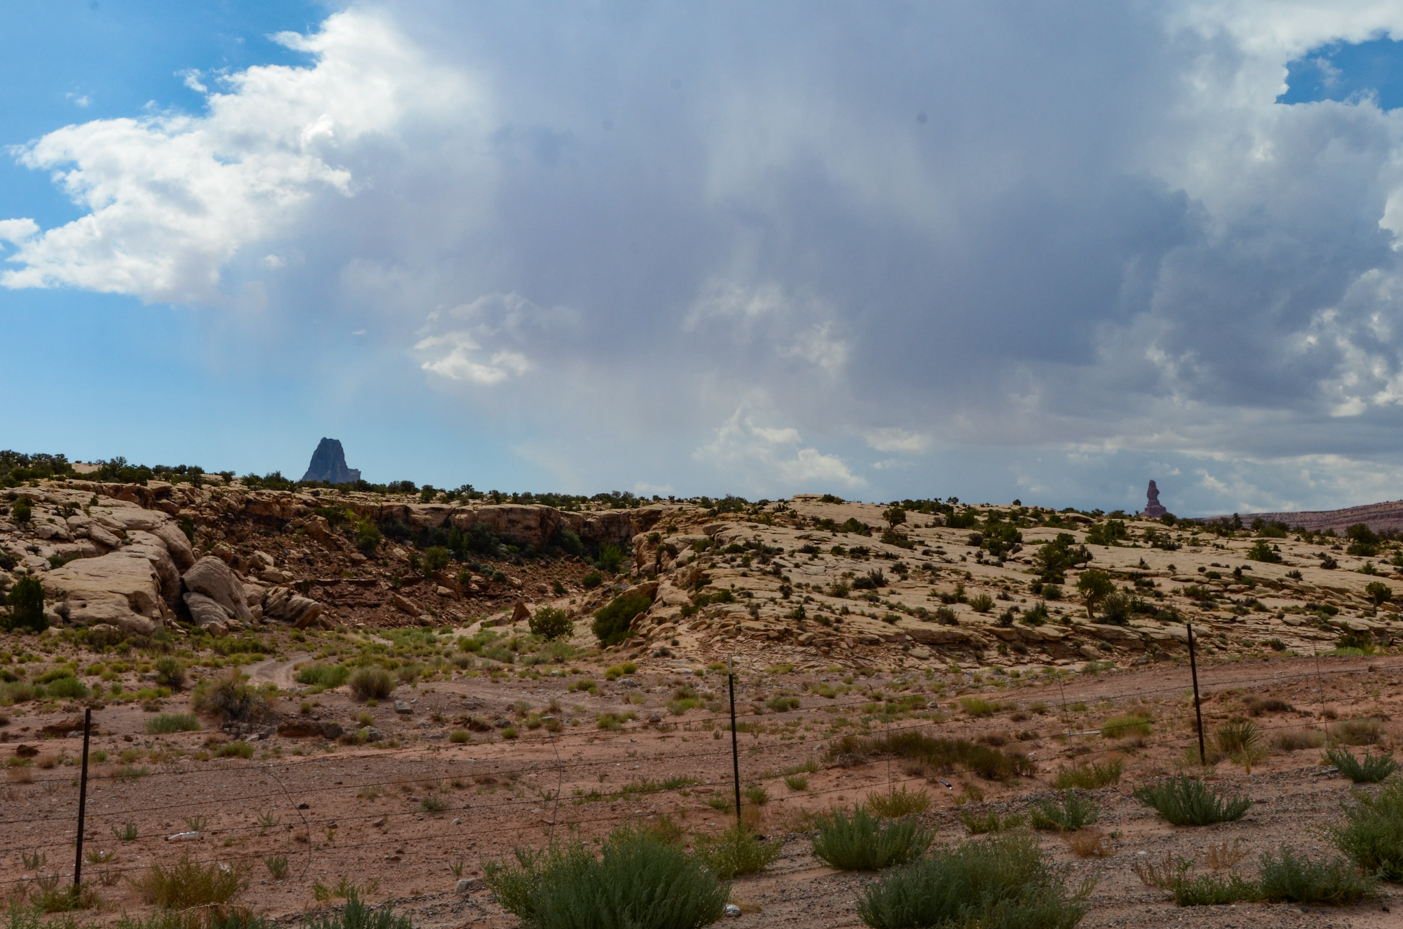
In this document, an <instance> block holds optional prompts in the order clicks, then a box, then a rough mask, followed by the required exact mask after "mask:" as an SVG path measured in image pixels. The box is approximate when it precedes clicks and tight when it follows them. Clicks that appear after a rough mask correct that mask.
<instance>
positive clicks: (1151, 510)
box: [319, 449, 1169, 519]
mask: <svg viewBox="0 0 1403 929" xmlns="http://www.w3.org/2000/svg"><path fill="white" fill-rule="evenodd" d="M319 451H320V449H319ZM1145 497H1146V499H1147V500H1148V503H1147V504H1146V505H1145V510H1144V512H1142V513H1141V514H1140V515H1141V516H1143V517H1145V518H1146V519H1159V518H1160V517H1161V516H1163V515H1164V514H1165V513H1168V512H1169V511H1168V510H1166V509H1165V508H1164V507H1162V506H1160V505H1159V488H1158V487H1156V486H1155V482H1154V481H1150V489H1149V490H1147V491H1145Z"/></svg>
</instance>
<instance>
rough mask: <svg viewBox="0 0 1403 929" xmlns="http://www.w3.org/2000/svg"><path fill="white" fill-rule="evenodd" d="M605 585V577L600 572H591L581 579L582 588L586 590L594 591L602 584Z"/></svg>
mask: <svg viewBox="0 0 1403 929" xmlns="http://www.w3.org/2000/svg"><path fill="white" fill-rule="evenodd" d="M603 583H604V575H602V574H600V573H599V572H598V571H591V572H589V573H588V574H586V575H585V576H584V577H582V578H580V586H581V587H583V588H584V589H585V590H593V589H594V588H596V587H598V586H599V585H600V584H603Z"/></svg>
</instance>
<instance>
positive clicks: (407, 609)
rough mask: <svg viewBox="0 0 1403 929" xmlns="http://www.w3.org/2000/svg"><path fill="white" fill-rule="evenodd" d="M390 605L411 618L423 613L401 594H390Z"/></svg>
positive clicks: (416, 605)
mask: <svg viewBox="0 0 1403 929" xmlns="http://www.w3.org/2000/svg"><path fill="white" fill-rule="evenodd" d="M390 603H392V604H394V607H395V609H397V610H399V611H400V612H402V613H408V614H409V615H410V616H418V615H419V613H420V612H421V611H420V609H419V605H418V604H417V603H415V602H414V601H413V600H410V599H409V598H408V597H405V596H402V595H400V594H390ZM265 609H266V607H265Z"/></svg>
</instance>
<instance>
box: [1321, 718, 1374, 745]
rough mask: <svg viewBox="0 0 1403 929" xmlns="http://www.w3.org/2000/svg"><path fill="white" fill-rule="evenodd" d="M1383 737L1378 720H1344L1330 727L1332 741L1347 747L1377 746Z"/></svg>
mask: <svg viewBox="0 0 1403 929" xmlns="http://www.w3.org/2000/svg"><path fill="white" fill-rule="evenodd" d="M1382 737H1383V724H1382V723H1381V722H1379V721H1378V720H1377V719H1342V720H1340V721H1339V722H1337V723H1335V725H1333V726H1331V727H1330V741H1332V742H1339V743H1343V744H1345V745H1375V744H1377V743H1378V741H1379V739H1380V738H1382Z"/></svg>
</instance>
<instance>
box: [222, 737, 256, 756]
mask: <svg viewBox="0 0 1403 929" xmlns="http://www.w3.org/2000/svg"><path fill="white" fill-rule="evenodd" d="M214 756H215V757H216V758H252V757H253V746H252V745H250V744H248V743H247V742H245V741H243V740H242V739H240V740H239V741H237V742H230V743H228V744H227V745H221V746H219V747H218V748H216V749H215V750H214Z"/></svg>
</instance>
